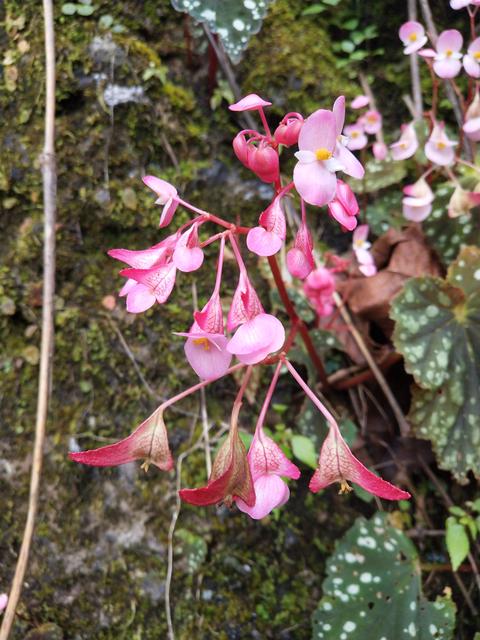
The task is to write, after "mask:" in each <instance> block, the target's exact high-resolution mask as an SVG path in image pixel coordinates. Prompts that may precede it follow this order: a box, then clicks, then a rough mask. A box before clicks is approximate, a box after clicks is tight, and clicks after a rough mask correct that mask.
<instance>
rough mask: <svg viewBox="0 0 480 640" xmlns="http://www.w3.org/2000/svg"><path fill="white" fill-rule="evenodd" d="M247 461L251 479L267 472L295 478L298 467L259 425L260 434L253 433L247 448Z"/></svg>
mask: <svg viewBox="0 0 480 640" xmlns="http://www.w3.org/2000/svg"><path fill="white" fill-rule="evenodd" d="M247 458H248V463H249V465H250V471H251V473H252V478H253V480H254V481H255V480H257V479H258V478H259V477H260V476H262V475H265V474H267V473H275V474H277V475H278V476H285V477H287V478H293V479H294V480H297V479H298V478H299V477H300V469H299V468H298V467H297V466H296V465H294V464H293V462H292V461H291V460H289V459H288V458H287V456H286V455H285V454H284V453H283V451H282V450H281V449H280V447H279V446H278V444H277V443H276V442H274V441H273V440H272V439H271V438H269V437H268V436H267V435H265V433H264V432H263V429H262V428H261V427H260V434H255V436H254V438H253V440H252V443H251V445H250V449H249V450H248V456H247Z"/></svg>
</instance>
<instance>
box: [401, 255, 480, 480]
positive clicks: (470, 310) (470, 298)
mask: <svg viewBox="0 0 480 640" xmlns="http://www.w3.org/2000/svg"><path fill="white" fill-rule="evenodd" d="M391 317H392V318H393V319H394V320H395V322H396V325H395V331H394V334H393V340H394V343H395V346H396V348H397V350H398V351H399V352H400V353H401V354H402V355H403V357H404V358H405V367H406V369H407V371H409V373H411V374H412V375H413V376H414V378H415V382H416V383H417V385H418V386H417V387H415V388H414V390H413V402H412V407H411V410H410V415H409V419H410V421H411V423H412V425H413V427H414V429H415V431H416V433H417V434H418V435H419V436H420V437H422V438H426V439H429V440H431V441H432V444H433V447H434V450H435V452H436V454H437V457H438V461H439V465H440V466H441V467H442V468H443V469H448V470H450V471H451V472H452V473H453V474H454V475H455V477H456V478H457V480H459V482H466V481H467V474H468V472H469V470H472V471H473V472H474V474H475V475H476V476H477V477H480V360H479V358H478V354H479V353H480V249H479V248H476V247H466V248H464V249H463V250H462V251H461V252H460V255H459V256H458V258H457V260H456V261H455V262H453V263H452V264H451V266H450V268H449V270H448V274H447V278H446V280H441V279H438V278H430V277H427V278H412V279H411V280H409V281H408V282H407V284H406V285H405V287H404V289H403V291H402V292H401V293H400V294H399V295H398V296H397V297H396V298H395V300H394V302H393V304H392V311H391Z"/></svg>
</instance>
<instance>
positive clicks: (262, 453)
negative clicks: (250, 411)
mask: <svg viewBox="0 0 480 640" xmlns="http://www.w3.org/2000/svg"><path fill="white" fill-rule="evenodd" d="M247 459H248V464H249V466H250V471H251V474H252V479H253V486H254V488H255V496H256V500H255V504H254V505H253V506H249V505H248V504H246V503H245V502H244V501H243V500H242V499H237V500H236V503H237V507H238V508H239V509H240V511H243V512H244V513H247V514H248V515H249V516H250V517H251V518H253V519H254V520H260V519H261V518H264V517H265V516H267V515H268V514H269V513H270V512H271V511H272V509H276V508H277V507H282V506H283V505H284V504H285V503H286V502H287V500H288V499H289V497H290V490H289V488H288V485H287V484H286V482H285V481H284V480H282V477H281V476H284V477H286V478H293V479H294V480H297V479H298V478H299V477H300V470H299V469H298V467H297V466H296V465H294V464H293V462H291V461H290V460H289V459H288V458H287V457H286V455H285V454H284V453H283V451H282V450H281V449H280V447H279V446H278V445H277V444H276V443H275V442H274V441H273V440H272V439H271V438H269V437H268V436H267V435H265V433H264V431H263V428H262V426H261V425H260V427H259V426H258V425H257V428H256V430H255V436H254V438H253V440H252V444H251V445H250V449H249V451H248V456H247Z"/></svg>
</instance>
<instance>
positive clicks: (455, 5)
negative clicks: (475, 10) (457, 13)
mask: <svg viewBox="0 0 480 640" xmlns="http://www.w3.org/2000/svg"><path fill="white" fill-rule="evenodd" d="M469 4H470V0H450V6H451V7H452V9H464V8H465V7H468V5H469Z"/></svg>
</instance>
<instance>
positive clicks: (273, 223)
mask: <svg viewBox="0 0 480 640" xmlns="http://www.w3.org/2000/svg"><path fill="white" fill-rule="evenodd" d="M280 201H281V198H279V197H276V198H275V199H274V200H273V202H272V203H271V204H270V205H269V206H268V207H267V208H266V209H265V210H264V211H262V213H261V214H260V217H259V219H258V222H259V223H260V224H261V225H262V227H265V229H267V231H273V232H274V233H275V234H276V235H277V236H279V237H280V239H281V240H285V236H286V234H287V223H286V221H285V214H284V213H283V209H282V205H281V204H280Z"/></svg>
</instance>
